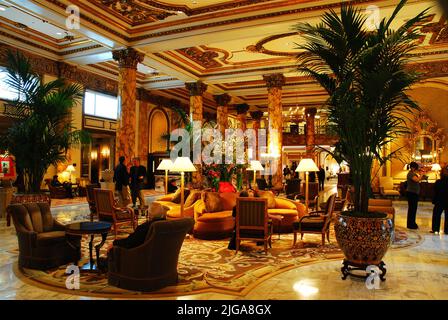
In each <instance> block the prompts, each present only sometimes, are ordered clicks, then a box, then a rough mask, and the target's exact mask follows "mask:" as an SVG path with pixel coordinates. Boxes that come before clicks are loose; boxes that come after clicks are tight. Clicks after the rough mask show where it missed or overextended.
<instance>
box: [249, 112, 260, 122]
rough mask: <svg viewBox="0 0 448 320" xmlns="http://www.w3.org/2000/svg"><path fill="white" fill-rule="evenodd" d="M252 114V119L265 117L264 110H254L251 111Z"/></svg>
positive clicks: (258, 119) (257, 119)
mask: <svg viewBox="0 0 448 320" xmlns="http://www.w3.org/2000/svg"><path fill="white" fill-rule="evenodd" d="M250 116H251V117H252V119H254V120H256V121H260V120H261V118H263V111H252V112H251V113H250Z"/></svg>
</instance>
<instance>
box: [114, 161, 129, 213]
mask: <svg viewBox="0 0 448 320" xmlns="http://www.w3.org/2000/svg"><path fill="white" fill-rule="evenodd" d="M118 161H119V162H120V163H119V164H118V166H116V167H115V171H114V182H115V191H116V192H117V193H118V198H119V199H120V205H121V206H123V207H126V206H127V205H128V204H129V203H130V195H129V174H128V169H127V168H126V166H125V164H124V161H125V157H124V156H121V157H120V158H119V159H118Z"/></svg>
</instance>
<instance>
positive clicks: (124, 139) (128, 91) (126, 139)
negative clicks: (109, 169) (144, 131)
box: [112, 48, 144, 163]
mask: <svg viewBox="0 0 448 320" xmlns="http://www.w3.org/2000/svg"><path fill="white" fill-rule="evenodd" d="M112 56H113V58H114V59H115V60H116V61H117V62H118V66H119V71H118V97H119V101H120V103H121V109H120V110H121V112H120V114H119V115H118V119H117V120H118V121H117V131H116V135H117V138H116V144H115V163H118V158H119V157H120V156H125V157H126V162H128V163H129V162H130V160H131V158H132V157H133V156H134V150H135V128H136V127H137V123H136V114H135V108H136V104H137V64H138V63H139V62H142V61H143V58H144V54H143V53H140V52H138V51H136V50H134V49H132V48H127V49H123V50H116V51H113V52H112Z"/></svg>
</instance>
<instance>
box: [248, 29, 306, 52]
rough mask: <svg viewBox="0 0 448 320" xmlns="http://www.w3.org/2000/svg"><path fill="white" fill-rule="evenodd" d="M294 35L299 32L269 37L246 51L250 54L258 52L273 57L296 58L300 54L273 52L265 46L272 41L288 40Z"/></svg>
mask: <svg viewBox="0 0 448 320" xmlns="http://www.w3.org/2000/svg"><path fill="white" fill-rule="evenodd" d="M293 35H298V33H297V32H288V33H282V34H276V35H273V36H269V37H267V38H264V39H262V40H260V41H258V42H257V43H256V44H255V45H250V46H248V47H247V48H246V50H247V51H249V52H258V53H263V54H268V55H271V56H284V57H296V56H297V54H298V52H282V51H273V50H269V49H266V48H265V47H264V45H265V44H267V43H269V42H271V41H274V40H278V39H281V38H287V37H290V36H293Z"/></svg>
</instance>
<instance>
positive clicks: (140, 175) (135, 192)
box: [130, 158, 146, 208]
mask: <svg viewBox="0 0 448 320" xmlns="http://www.w3.org/2000/svg"><path fill="white" fill-rule="evenodd" d="M130 176H131V197H132V205H133V207H134V208H135V207H136V204H137V198H138V201H139V203H140V206H144V205H145V204H146V203H145V197H144V196H143V193H142V189H143V183H144V180H145V176H146V168H145V167H144V166H142V165H140V159H139V158H133V159H132V167H131V169H130Z"/></svg>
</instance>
